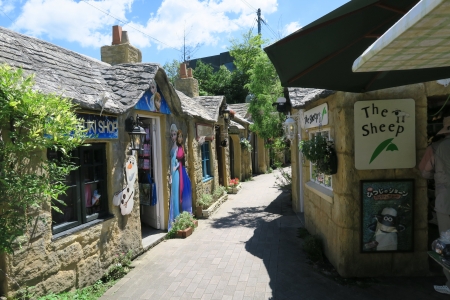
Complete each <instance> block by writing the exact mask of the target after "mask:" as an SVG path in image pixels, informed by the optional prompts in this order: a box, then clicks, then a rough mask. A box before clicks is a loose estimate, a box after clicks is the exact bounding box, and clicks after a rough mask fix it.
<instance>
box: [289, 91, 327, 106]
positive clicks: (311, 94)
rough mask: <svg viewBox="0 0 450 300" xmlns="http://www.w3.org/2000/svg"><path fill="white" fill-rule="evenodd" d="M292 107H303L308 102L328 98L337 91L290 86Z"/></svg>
mask: <svg viewBox="0 0 450 300" xmlns="http://www.w3.org/2000/svg"><path fill="white" fill-rule="evenodd" d="M288 92H289V99H290V101H291V105H292V108H297V109H298V108H302V107H304V106H305V105H306V103H308V102H310V101H315V100H318V99H323V98H326V97H328V96H330V95H332V94H334V93H336V91H331V90H323V89H314V88H288Z"/></svg>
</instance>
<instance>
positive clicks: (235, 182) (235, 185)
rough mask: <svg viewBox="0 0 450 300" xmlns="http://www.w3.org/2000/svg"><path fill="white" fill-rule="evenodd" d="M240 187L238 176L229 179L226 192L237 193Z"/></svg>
mask: <svg viewBox="0 0 450 300" xmlns="http://www.w3.org/2000/svg"><path fill="white" fill-rule="evenodd" d="M240 189H241V184H240V182H239V178H234V179H230V183H229V186H228V193H229V194H237V192H239V190H240Z"/></svg>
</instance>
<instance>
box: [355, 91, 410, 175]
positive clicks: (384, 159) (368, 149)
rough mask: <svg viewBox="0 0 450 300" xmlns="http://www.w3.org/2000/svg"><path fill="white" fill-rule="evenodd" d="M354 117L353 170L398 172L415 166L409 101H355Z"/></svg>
mask: <svg viewBox="0 0 450 300" xmlns="http://www.w3.org/2000/svg"><path fill="white" fill-rule="evenodd" d="M354 116H355V167H356V169H358V170H371V169H402V168H413V167H414V166H415V165H416V127H415V124H416V115H415V103H414V100H413V99H392V100H373V101H358V102H356V103H355V105H354Z"/></svg>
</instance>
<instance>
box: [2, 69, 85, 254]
mask: <svg viewBox="0 0 450 300" xmlns="http://www.w3.org/2000/svg"><path fill="white" fill-rule="evenodd" d="M33 84H34V83H33V78H32V76H29V77H24V76H23V72H22V70H21V69H12V68H11V67H9V66H7V65H3V66H0V193H1V197H0V253H2V252H6V253H11V252H12V251H13V243H15V242H16V238H17V237H20V236H23V235H25V233H26V232H27V226H29V225H30V224H31V221H32V219H33V217H35V216H37V215H38V214H39V212H40V209H41V208H42V205H43V204H45V203H52V202H53V203H54V202H55V201H56V202H60V201H59V200H58V197H59V196H60V195H61V194H62V193H65V190H66V185H65V178H66V176H67V175H68V174H69V172H70V171H71V170H73V169H74V168H75V167H74V165H73V164H72V163H71V162H70V155H69V153H70V151H71V150H72V149H74V148H75V147H78V146H79V145H81V144H82V143H83V141H84V139H85V129H84V127H83V124H82V121H81V120H80V119H78V118H77V117H76V114H75V113H74V105H73V104H72V103H71V101H70V100H68V99H64V98H62V97H59V96H56V95H44V94H41V93H39V92H36V91H33V90H32V86H33ZM46 149H54V150H56V151H59V152H60V153H61V154H62V158H61V159H60V160H47V159H46V156H45V153H46V152H45V151H46ZM51 206H52V207H53V208H54V209H56V210H58V208H57V207H56V206H53V205H51Z"/></svg>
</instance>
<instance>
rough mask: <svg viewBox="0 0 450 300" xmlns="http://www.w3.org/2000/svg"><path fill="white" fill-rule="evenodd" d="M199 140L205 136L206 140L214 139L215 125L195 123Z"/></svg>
mask: <svg viewBox="0 0 450 300" xmlns="http://www.w3.org/2000/svg"><path fill="white" fill-rule="evenodd" d="M195 131H196V138H197V141H198V140H199V139H200V138H201V137H202V136H204V137H205V140H206V141H212V140H213V139H214V127H213V126H212V125H207V124H199V123H196V124H195Z"/></svg>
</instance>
